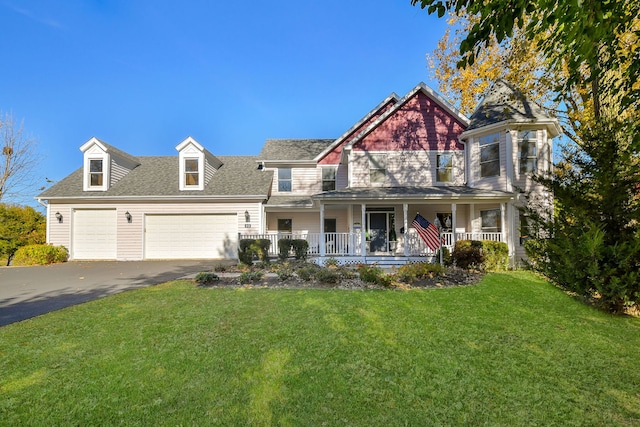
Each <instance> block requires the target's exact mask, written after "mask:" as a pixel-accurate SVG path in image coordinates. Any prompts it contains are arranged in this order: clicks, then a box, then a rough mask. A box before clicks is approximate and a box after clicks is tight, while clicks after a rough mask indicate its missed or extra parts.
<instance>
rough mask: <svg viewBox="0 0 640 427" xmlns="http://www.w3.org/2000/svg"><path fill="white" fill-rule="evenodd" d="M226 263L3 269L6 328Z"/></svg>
mask: <svg viewBox="0 0 640 427" xmlns="http://www.w3.org/2000/svg"><path fill="white" fill-rule="evenodd" d="M219 262H220V261H210V260H209V261H184V260H183V261H72V262H66V263H62V264H54V265H49V266H33V267H0V326H3V325H8V324H9V323H13V322H18V321H20V320H25V319H29V318H31V317H34V316H38V315H40V314H44V313H48V312H50V311H54V310H59V309H61V308H64V307H68V306H71V305H75V304H80V303H83V302H87V301H91V300H94V299H97V298H101V297H104V296H107V295H112V294H115V293H118V292H122V291H126V290H130V289H136V288H141V287H145V286H150V285H156V284H158V283H163V282H167V281H170V280H175V279H178V278H181V277H185V276H191V275H194V274H196V273H198V272H200V271H211V269H212V268H213V265H214V263H216V264H217V263H219Z"/></svg>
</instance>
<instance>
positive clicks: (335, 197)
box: [312, 186, 514, 202]
mask: <svg viewBox="0 0 640 427" xmlns="http://www.w3.org/2000/svg"><path fill="white" fill-rule="evenodd" d="M312 197H313V199H315V200H320V201H322V202H327V201H344V200H358V201H368V200H371V201H378V200H389V199H391V200H430V199H432V200H443V199H444V200H465V201H486V200H501V201H507V200H509V199H512V198H513V197H514V193H508V192H505V191H497V190H482V189H479V188H469V187H464V186H437V187H376V188H345V189H343V190H335V191H327V192H324V193H320V194H315V195H313V196H312Z"/></svg>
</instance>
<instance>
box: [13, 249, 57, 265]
mask: <svg viewBox="0 0 640 427" xmlns="http://www.w3.org/2000/svg"><path fill="white" fill-rule="evenodd" d="M67 259H69V251H67V248H65V247H64V246H53V245H27V246H22V247H20V248H19V249H18V250H17V251H16V253H15V255H14V256H13V264H14V265H45V264H52V263H54V262H65V261H66V260H67Z"/></svg>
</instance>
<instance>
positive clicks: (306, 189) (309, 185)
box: [266, 166, 322, 196]
mask: <svg viewBox="0 0 640 427" xmlns="http://www.w3.org/2000/svg"><path fill="white" fill-rule="evenodd" d="M319 169H320V168H316V167H315V166H312V167H292V168H291V191H286V192H280V191H278V172H277V171H278V168H267V169H266V170H271V171H274V173H273V181H272V183H271V194H272V195H274V196H275V195H280V196H286V195H306V194H308V195H311V194H316V193H320V192H321V191H322V174H321V171H320V170H319Z"/></svg>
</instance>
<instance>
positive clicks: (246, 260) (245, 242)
mask: <svg viewBox="0 0 640 427" xmlns="http://www.w3.org/2000/svg"><path fill="white" fill-rule="evenodd" d="M255 241H256V240H255V239H240V242H238V261H240V262H241V263H242V264H244V265H253V257H254V256H255V255H256V254H255V252H254V249H253V248H252V245H253V244H254V242H255Z"/></svg>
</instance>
